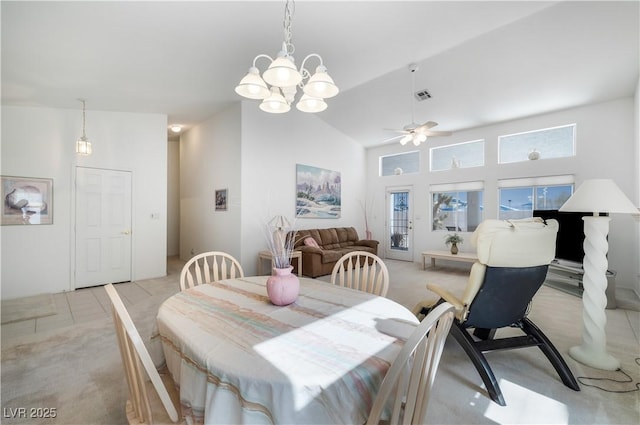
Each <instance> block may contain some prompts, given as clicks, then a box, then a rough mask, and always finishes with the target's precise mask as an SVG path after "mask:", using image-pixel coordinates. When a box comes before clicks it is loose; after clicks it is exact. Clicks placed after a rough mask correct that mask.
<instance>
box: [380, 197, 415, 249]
mask: <svg viewBox="0 0 640 425" xmlns="http://www.w3.org/2000/svg"><path fill="white" fill-rule="evenodd" d="M385 198H386V204H387V208H386V209H387V217H386V223H387V226H386V227H387V229H386V233H387V234H386V238H385V239H386V243H385V246H386V249H385V253H386V258H391V259H394V260H403V261H413V191H412V188H411V187H402V188H387V194H386V197H385Z"/></svg>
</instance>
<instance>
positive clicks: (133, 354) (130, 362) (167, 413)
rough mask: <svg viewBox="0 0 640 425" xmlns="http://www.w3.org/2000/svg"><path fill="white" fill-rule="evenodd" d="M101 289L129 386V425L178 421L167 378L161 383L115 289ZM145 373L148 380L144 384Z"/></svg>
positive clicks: (173, 393)
mask: <svg viewBox="0 0 640 425" xmlns="http://www.w3.org/2000/svg"><path fill="white" fill-rule="evenodd" d="M104 289H105V290H106V291H107V294H108V295H109V299H110V300H111V311H112V313H113V322H114V325H115V328H116V336H117V338H118V345H119V347H120V355H121V356H122V364H123V366H124V370H125V376H126V378H127V385H128V387H129V399H128V400H127V404H126V414H127V419H128V421H129V424H130V425H133V424H154V423H156V424H162V423H165V424H169V423H176V422H178V412H177V410H176V407H175V406H176V405H177V404H178V403H179V396H178V394H177V391H176V389H175V385H174V384H173V382H172V381H170V380H171V377H170V376H169V375H168V374H166V375H165V379H166V380H167V381H169V382H167V383H166V384H165V383H164V382H163V380H162V378H161V376H160V374H159V373H158V371H157V369H156V367H155V365H154V364H153V360H151V356H150V355H149V352H148V351H147V348H146V347H145V345H144V342H143V341H142V338H141V337H140V333H139V332H138V330H137V329H136V327H135V325H134V323H133V321H132V320H131V316H129V312H128V311H127V309H126V307H125V306H124V304H123V303H122V300H121V299H120V296H119V295H118V292H117V291H116V288H114V286H113V285H112V284H108V285H105V287H104ZM145 372H146V376H148V377H149V379H150V381H147V379H146V377H145Z"/></svg>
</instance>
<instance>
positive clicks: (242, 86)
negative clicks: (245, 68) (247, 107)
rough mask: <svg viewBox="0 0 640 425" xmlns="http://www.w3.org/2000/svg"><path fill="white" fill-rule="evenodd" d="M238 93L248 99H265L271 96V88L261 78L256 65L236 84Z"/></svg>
mask: <svg viewBox="0 0 640 425" xmlns="http://www.w3.org/2000/svg"><path fill="white" fill-rule="evenodd" d="M235 90H236V93H238V94H239V95H240V96H243V97H246V98H248V99H264V98H266V97H268V96H269V94H270V92H269V88H267V85H266V84H265V82H264V80H263V79H262V78H260V71H258V68H256V67H255V66H252V67H251V68H249V72H248V73H247V75H245V76H244V78H243V79H242V80H240V83H239V84H238V85H237V86H236V89H235Z"/></svg>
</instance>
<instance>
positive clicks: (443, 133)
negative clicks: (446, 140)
mask: <svg viewBox="0 0 640 425" xmlns="http://www.w3.org/2000/svg"><path fill="white" fill-rule="evenodd" d="M422 134H424V135H425V136H428V137H438V136H451V135H452V134H453V133H452V132H451V131H431V130H429V131H425V132H422Z"/></svg>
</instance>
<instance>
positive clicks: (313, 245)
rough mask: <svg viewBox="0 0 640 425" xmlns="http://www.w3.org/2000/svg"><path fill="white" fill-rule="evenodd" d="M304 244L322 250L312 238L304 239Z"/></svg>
mask: <svg viewBox="0 0 640 425" xmlns="http://www.w3.org/2000/svg"><path fill="white" fill-rule="evenodd" d="M304 244H305V245H306V246H311V247H313V248H320V246H319V245H318V242H316V240H315V239H313V238H312V237H311V236H307V237H306V238H304Z"/></svg>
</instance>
